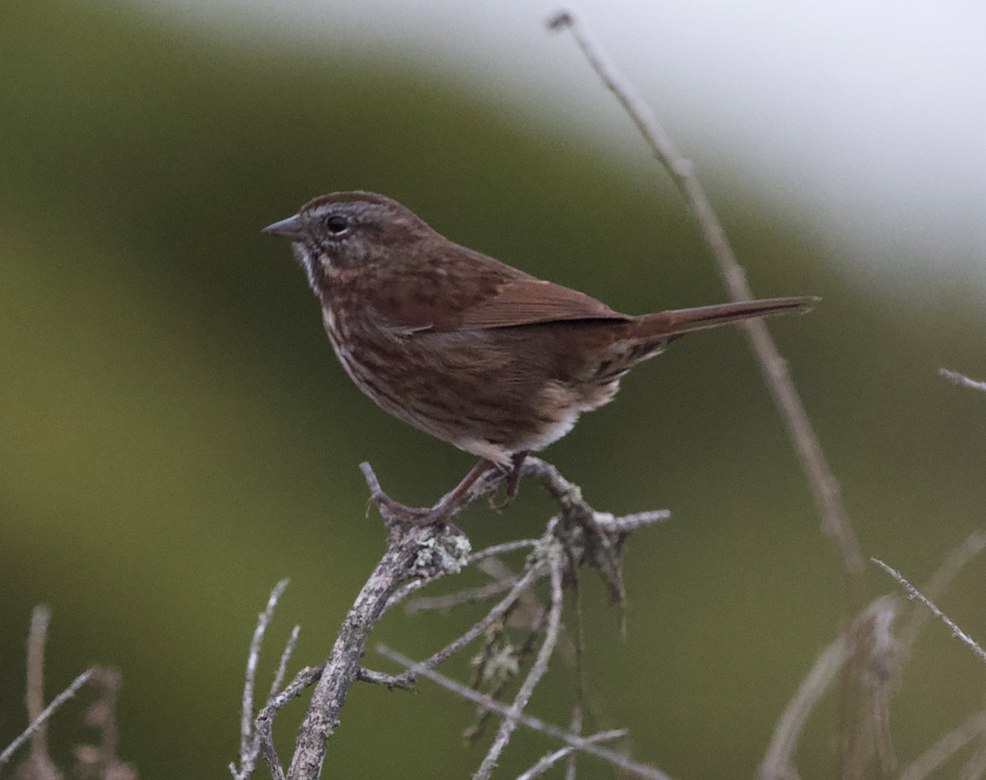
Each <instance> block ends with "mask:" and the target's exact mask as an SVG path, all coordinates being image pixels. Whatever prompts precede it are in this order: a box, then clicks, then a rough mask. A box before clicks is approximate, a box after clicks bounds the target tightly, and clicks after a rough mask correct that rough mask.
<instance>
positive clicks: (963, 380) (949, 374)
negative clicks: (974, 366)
mask: <svg viewBox="0 0 986 780" xmlns="http://www.w3.org/2000/svg"><path fill="white" fill-rule="evenodd" d="M938 373H939V374H940V375H941V376H943V377H945V378H946V379H951V380H952V381H953V382H955V384H957V385H962V386H963V387H969V388H972V389H973V390H981V391H982V392H984V393H986V382H977V381H976V380H975V379H969V377H967V376H963V375H962V374H960V373H958V372H957V371H949V370H948V369H947V368H939V369H938Z"/></svg>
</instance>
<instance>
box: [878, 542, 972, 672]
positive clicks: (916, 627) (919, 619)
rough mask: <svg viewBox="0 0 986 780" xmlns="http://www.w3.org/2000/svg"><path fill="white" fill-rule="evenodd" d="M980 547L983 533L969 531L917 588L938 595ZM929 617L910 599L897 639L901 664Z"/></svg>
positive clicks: (931, 594) (931, 598)
mask: <svg viewBox="0 0 986 780" xmlns="http://www.w3.org/2000/svg"><path fill="white" fill-rule="evenodd" d="M983 549H986V533H984V532H982V531H973V532H972V533H971V534H969V536H968V537H967V538H966V540H965V541H964V542H962V544H960V545H958V546H957V547H956V548H955V549H954V550H952V552H950V553H949V555H948V557H947V558H946V559H945V561H944V563H942V565H941V566H939V567H938V568H937V569H936V570H935V573H934V574H932V575H931V578H930V579H929V580H928V581H927V582H926V583H925V584H924V586H923V587H922V588H921V592H922V593H923V594H924V595H925V596H926V597H927V598H928V599H929V600H931V601H937V600H938V599H940V598H941V597H942V595H944V593H945V591H946V590H947V588H948V586H949V585H951V583H952V580H953V579H955V577H956V576H957V575H958V573H959V572H960V571H961V570H962V568H963V567H964V566H965V565H966V564H967V563H968V562H969V561H971V560H972V559H973V558H974V557H975V556H976V555H978V554H979V553H980V552H982V551H983ZM931 617H932V615H931V613H930V612H928V610H926V609H923V608H922V607H920V606H919V605H918V604H916V603H914V602H912V603H911V606H910V609H909V610H908V611H907V612H906V613H904V614H903V615H901V620H900V628H899V630H898V631H897V643H898V648H899V652H900V655H901V658H900V661H901V663H902V664H903V663H904V662H905V661H906V660H907V659H908V658H909V657H910V654H911V648H912V647H913V646H914V643H915V642H916V641H917V638H918V635H919V634H920V633H921V631H922V629H923V628H924V627H925V626H926V625H927V624H928V621H929V620H930V619H931Z"/></svg>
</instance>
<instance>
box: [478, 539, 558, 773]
mask: <svg viewBox="0 0 986 780" xmlns="http://www.w3.org/2000/svg"><path fill="white" fill-rule="evenodd" d="M545 553H546V556H547V558H548V563H549V566H550V567H551V610H550V611H549V613H548V629H547V632H546V633H545V637H544V642H543V643H542V644H541V649H540V651H538V656H537V660H536V661H535V662H534V665H533V666H532V667H531V671H530V672H528V674H527V677H526V678H525V679H524V682H523V684H522V685H521V686H520V690H519V691H518V692H517V696H516V697H515V698H514V703H513V705H512V706H511V707H510V712H511V713H512V714H511V715H508V716H507V717H506V718H504V720H503V722H502V723H501V724H500V728H499V729H498V731H497V734H496V737H495V738H494V740H493V744H492V745H490V749H489V751H488V752H487V754H486V757H485V758H484V759H483V763H482V764H480V767H479V769H478V770H477V771H476V773H475V774H474V775H473V780H488V778H489V776H490V774H491V773H492V771H493V767H494V766H496V762H497V759H498V758H499V757H500V754H501V753H502V752H503V749H504V748H505V747H506V746H507V743H508V742H509V741H510V735H511V734H512V733H513V730H514V729H515V728H516V727H517V718H516V716H517V715H520V714H521V713H522V712H523V711H524V708H525V707H527V702H528V701H530V698H531V694H532V693H534V688H535V686H536V685H537V684H538V682H540V681H541V678H542V677H543V676H544V673H545V672H546V671H548V661H549V660H550V658H551V655H552V653H554V651H555V645H556V644H557V643H558V632H559V631H560V630H561V610H562V604H563V603H564V599H563V595H562V588H561V580H562V567H563V565H564V563H563V556H564V552H563V551H562V550H561V547H560V545H557V544H555V545H554V546H553V547H552V548H551V549H549V550H546V551H545Z"/></svg>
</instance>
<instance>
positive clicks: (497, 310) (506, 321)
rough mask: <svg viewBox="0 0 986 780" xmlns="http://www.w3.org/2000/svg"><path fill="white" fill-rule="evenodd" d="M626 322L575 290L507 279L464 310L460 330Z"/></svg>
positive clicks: (539, 281) (628, 318) (610, 310)
mask: <svg viewBox="0 0 986 780" xmlns="http://www.w3.org/2000/svg"><path fill="white" fill-rule="evenodd" d="M588 319H593V320H595V319H607V320H630V319H633V318H632V317H629V316H627V315H626V314H620V313H619V312H615V311H613V310H612V309H611V308H609V306H607V305H606V304H604V303H602V302H601V301H597V300H596V299H595V298H593V297H592V296H590V295H586V294H585V293H581V292H579V291H578V290H571V289H569V288H568V287H562V286H561V285H560V284H553V283H552V282H545V281H542V280H540V279H511V280H509V281H507V282H505V283H504V284H503V285H502V286H501V287H500V289H499V290H497V292H496V294H495V295H492V296H490V297H489V298H487V299H486V300H484V301H481V302H480V303H478V304H476V305H475V306H471V307H469V308H468V309H465V310H464V311H463V312H462V315H461V319H460V321H459V324H458V327H460V328H507V327H510V326H512V325H533V324H535V323H538V322H557V321H558V320H588Z"/></svg>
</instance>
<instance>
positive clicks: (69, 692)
mask: <svg viewBox="0 0 986 780" xmlns="http://www.w3.org/2000/svg"><path fill="white" fill-rule="evenodd" d="M95 671H96V669H95V667H93V668H92V669H86V671H84V672H83V673H82V674H80V675H79V676H78V677H76V678H75V679H74V680H72V683H71V684H70V685H69V686H68V688H66V689H65V690H64V691H62V692H61V693H60V694H58V695H57V696H56V697H55V698H54V699H52V700H51V704H49V705H48V706H47V707H45V708H44V710H42V711H41V714H40V715H38V717H37V718H35V719H34V720H33V721H32V722H31V725H30V726H28V727H27V728H26V729H24V731H22V732H21V733H20V735H19V736H18V737H17V738H16V739H15V740H14V741H13V742H11V743H10V744H9V745H7V747H6V748H4V750H3V752H2V753H0V767H2V766H3V765H4V764H6V763H7V761H9V760H10V757H11V756H12V755H13V754H14V751H16V750H17V748H19V747H20V746H21V745H23V744H24V741H25V740H27V739H28V738H30V736H31V735H32V734H34V733H35V732H36V731H37V730H38V729H40V728H42V727H43V726H44V724H45V723H46V722H47V720H48V718H50V717H51V716H52V715H53V714H54V713H55V711H56V710H57V709H58V708H59V707H61V706H62V705H63V704H64V703H65V702H67V701H68V700H69V699H71V698H72V697H73V696H75V694H76V691H78V690H79V688H81V687H82V686H83V685H85V684H86V683H87V682H89V678H90V677H92V675H93V674H94V673H95Z"/></svg>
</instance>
